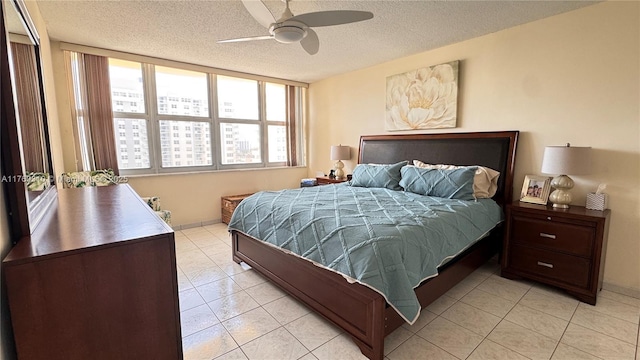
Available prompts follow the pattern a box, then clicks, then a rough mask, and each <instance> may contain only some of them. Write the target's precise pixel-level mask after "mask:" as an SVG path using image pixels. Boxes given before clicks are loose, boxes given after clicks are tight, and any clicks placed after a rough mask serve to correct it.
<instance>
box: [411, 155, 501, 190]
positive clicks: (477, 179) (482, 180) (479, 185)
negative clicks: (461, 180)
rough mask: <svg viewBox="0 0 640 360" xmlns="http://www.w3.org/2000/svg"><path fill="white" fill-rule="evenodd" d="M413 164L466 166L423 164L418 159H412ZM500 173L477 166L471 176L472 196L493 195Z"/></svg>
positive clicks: (454, 167)
mask: <svg viewBox="0 0 640 360" xmlns="http://www.w3.org/2000/svg"><path fill="white" fill-rule="evenodd" d="M413 165H414V166H416V167H419V168H425V169H447V170H452V169H458V168H463V167H466V166H456V165H444V164H437V165H433V164H425V163H423V162H422V161H420V160H413ZM499 176H500V173H499V172H497V171H495V170H493V169H491V168H488V167H484V166H478V170H476V174H475V176H474V177H473V196H474V197H475V198H476V199H485V198H486V199H488V198H491V197H493V195H495V194H496V191H497V190H498V177H499Z"/></svg>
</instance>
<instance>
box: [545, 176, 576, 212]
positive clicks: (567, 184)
mask: <svg viewBox="0 0 640 360" xmlns="http://www.w3.org/2000/svg"><path fill="white" fill-rule="evenodd" d="M573 184H574V183H573V180H571V178H570V177H568V176H567V175H558V176H556V177H555V178H553V180H551V186H553V188H554V189H555V190H554V191H553V192H552V193H551V195H549V201H551V202H552V203H553V207H554V208H556V209H568V208H569V204H571V200H572V199H571V193H570V192H569V190H571V188H573Z"/></svg>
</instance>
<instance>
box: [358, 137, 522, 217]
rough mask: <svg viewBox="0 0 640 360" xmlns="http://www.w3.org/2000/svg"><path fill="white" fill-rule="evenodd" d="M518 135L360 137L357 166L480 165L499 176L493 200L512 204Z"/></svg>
mask: <svg viewBox="0 0 640 360" xmlns="http://www.w3.org/2000/svg"><path fill="white" fill-rule="evenodd" d="M518 133H519V132H518V131H498V132H473V133H446V134H408V135H366V136H361V137H360V149H359V156H358V163H360V164H393V163H397V162H399V161H403V160H408V161H409V162H410V164H411V163H412V161H413V160H420V161H423V162H425V163H429V164H452V165H467V166H471V165H481V166H486V167H489V168H492V169H494V170H497V171H499V172H500V177H499V179H498V191H497V192H496V195H495V196H494V197H493V199H494V200H495V201H496V202H497V203H498V204H501V205H504V204H508V203H510V202H511V201H512V188H513V171H514V166H515V155H516V145H517V143H518Z"/></svg>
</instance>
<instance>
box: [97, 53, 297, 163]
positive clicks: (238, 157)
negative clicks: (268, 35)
mask: <svg viewBox="0 0 640 360" xmlns="http://www.w3.org/2000/svg"><path fill="white" fill-rule="evenodd" d="M109 65H110V68H109V70H110V79H111V90H112V99H113V100H112V101H113V102H114V104H115V103H116V101H117V102H119V103H122V102H123V101H122V99H123V98H125V97H127V98H132V99H135V100H134V101H130V100H126V99H125V101H124V106H121V107H118V108H116V107H114V122H115V125H116V129H117V130H116V131H118V134H119V135H120V136H121V137H120V138H118V139H119V140H120V141H119V144H121V146H122V148H121V149H119V151H120V153H119V154H118V155H119V156H118V159H119V162H118V166H119V167H120V170H121V172H122V174H124V175H127V174H137V173H160V172H175V171H181V169H186V168H188V171H196V170H215V169H227V168H245V167H247V168H255V167H267V166H283V165H285V164H288V163H290V161H291V159H289V156H290V155H289V154H290V153H289V139H290V138H289V136H290V135H289V133H288V122H289V121H290V119H289V118H288V116H290V115H293V116H294V118H295V119H300V115H299V114H298V113H301V108H302V90H301V88H298V87H293V86H290V85H289V86H288V85H284V84H278V83H271V82H264V81H258V80H253V79H246V78H240V77H233V76H227V75H224V76H223V75H217V74H213V73H204V72H197V71H191V70H185V69H180V68H174V67H168V66H156V65H152V64H145V63H136V62H131V61H124V60H119V59H110V62H109ZM210 86H213V88H214V89H215V91H211V89H210ZM154 87H155V88H154ZM288 95H289V96H288ZM289 97H292V99H289ZM116 99H117V100H116ZM145 100H147V101H146V103H145ZM291 102H293V103H294V104H295V108H296V114H289V110H288V106H289V104H290V103H291ZM209 104H217V105H218V106H217V111H215V112H214V111H210V109H209ZM123 108H124V110H123ZM298 121H299V120H298ZM296 128H299V127H296ZM214 129H215V131H214ZM152 134H155V135H152ZM298 136H301V135H298ZM294 140H295V139H294ZM297 143H299V140H297ZM127 154H130V155H127ZM134 154H135V156H132V155H134ZM216 154H218V155H216ZM216 159H219V160H216ZM293 162H294V163H295V161H293ZM182 171H185V170H182Z"/></svg>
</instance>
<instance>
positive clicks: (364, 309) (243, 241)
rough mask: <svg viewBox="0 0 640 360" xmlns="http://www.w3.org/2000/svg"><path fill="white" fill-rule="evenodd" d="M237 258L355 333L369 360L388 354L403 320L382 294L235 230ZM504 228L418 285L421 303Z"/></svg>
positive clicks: (468, 266)
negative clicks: (386, 345)
mask: <svg viewBox="0 0 640 360" xmlns="http://www.w3.org/2000/svg"><path fill="white" fill-rule="evenodd" d="M231 234H232V249H233V260H234V261H235V262H238V263H239V262H245V263H247V264H248V265H249V266H251V267H252V268H253V269H254V270H256V271H258V272H259V273H261V274H262V275H264V276H265V277H267V278H268V279H269V280H271V281H272V282H274V283H275V284H277V285H278V286H280V287H281V288H282V289H283V290H285V291H286V292H287V293H288V294H290V295H291V296H293V297H295V298H296V299H298V300H299V301H301V302H302V303H304V304H306V305H307V306H308V307H310V308H311V309H313V310H314V311H315V312H316V313H318V314H320V315H321V316H323V317H324V318H326V319H327V320H329V321H331V322H332V323H334V324H335V325H337V326H338V327H340V328H341V329H343V330H344V331H345V332H347V333H348V334H350V335H351V337H352V338H353V340H354V342H355V343H356V345H358V347H359V348H360V351H361V352H362V354H364V355H365V356H367V357H368V358H369V359H376V360H377V359H382V358H383V357H384V338H385V336H386V335H388V334H390V333H391V332H393V331H394V330H395V329H397V328H398V327H400V326H401V325H402V324H403V323H404V320H403V319H402V318H401V317H400V315H398V313H397V312H396V311H395V310H393V308H392V307H390V306H387V303H386V301H385V300H384V297H383V296H382V295H380V294H379V293H377V292H375V291H373V290H371V289H369V288H368V287H366V286H364V285H361V284H358V283H353V284H351V283H349V282H347V281H346V280H345V279H344V278H343V277H342V276H341V275H339V274H337V273H335V272H332V271H329V270H326V269H323V268H320V267H318V266H315V265H313V264H312V263H311V262H309V261H307V260H304V259H301V258H299V257H296V256H293V255H290V254H287V253H284V252H283V251H280V250H278V249H275V248H273V247H271V246H269V245H266V244H264V243H263V242H262V241H259V240H256V239H254V238H252V237H250V236H248V235H246V234H244V233H241V232H238V231H236V230H232V231H231ZM501 234H502V231H501V229H496V231H494V232H493V233H492V234H491V235H490V236H488V237H487V238H485V239H483V240H481V241H479V242H478V243H477V244H476V245H474V246H473V247H472V248H471V249H469V251H467V252H465V253H464V254H463V255H462V256H461V257H460V258H459V259H458V260H456V261H455V262H454V263H452V264H451V265H449V266H446V267H444V268H443V269H441V270H440V275H438V276H436V277H435V278H432V279H430V280H428V281H425V282H424V283H423V284H421V285H420V287H419V288H417V289H416V294H417V296H418V299H419V300H420V304H421V306H422V307H425V306H427V305H429V304H430V303H431V302H433V301H434V300H436V299H437V298H438V297H440V296H441V295H442V294H444V293H445V292H446V291H448V290H449V289H450V288H452V287H453V286H455V285H456V284H457V283H458V282H460V281H461V280H462V279H464V278H465V277H466V276H467V275H469V274H470V273H471V272H473V271H474V270H475V269H476V268H478V267H479V266H481V265H482V264H484V263H485V262H486V261H487V260H489V259H490V258H491V257H492V256H494V255H495V254H496V252H497V250H498V248H499V245H500V241H501Z"/></svg>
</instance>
